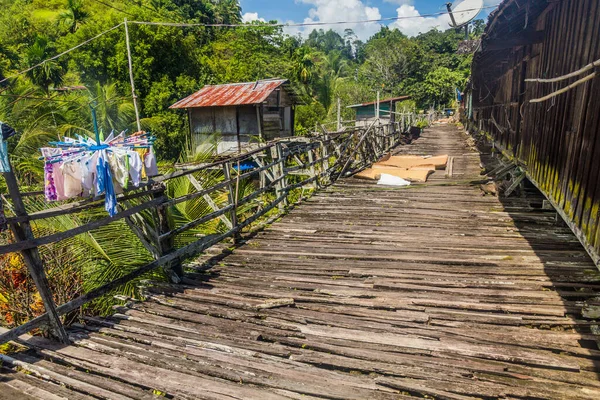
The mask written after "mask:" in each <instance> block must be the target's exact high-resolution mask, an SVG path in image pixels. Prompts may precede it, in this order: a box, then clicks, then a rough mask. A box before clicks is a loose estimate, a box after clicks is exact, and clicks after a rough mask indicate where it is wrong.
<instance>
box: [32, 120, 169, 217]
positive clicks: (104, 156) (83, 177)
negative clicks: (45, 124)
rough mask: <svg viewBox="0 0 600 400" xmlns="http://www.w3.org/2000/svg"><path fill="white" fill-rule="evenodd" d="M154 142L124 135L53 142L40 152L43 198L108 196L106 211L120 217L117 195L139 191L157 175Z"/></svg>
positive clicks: (148, 137)
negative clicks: (102, 138)
mask: <svg viewBox="0 0 600 400" xmlns="http://www.w3.org/2000/svg"><path fill="white" fill-rule="evenodd" d="M154 140H155V138H154V137H153V136H151V135H150V134H148V133H146V132H138V133H136V134H134V135H131V136H129V137H125V132H122V133H120V134H119V135H117V136H114V135H113V134H112V133H111V134H110V136H108V138H106V139H105V140H99V141H96V140H94V139H91V138H89V137H83V136H80V135H77V138H76V139H73V138H67V137H65V138H64V139H63V141H60V142H51V143H50V144H51V145H54V146H56V147H44V148H41V149H40V151H41V153H42V159H43V160H44V194H45V197H46V200H47V201H60V200H67V199H72V198H75V197H90V196H93V197H95V196H100V195H104V196H105V201H104V208H105V209H106V211H107V212H108V214H109V215H110V216H111V217H112V216H114V215H115V214H116V213H117V194H120V193H123V190H124V189H128V188H129V187H139V185H140V182H141V179H143V178H146V177H152V176H156V175H158V168H157V166H156V157H155V156H154V151H153V149H152V144H153V142H154Z"/></svg>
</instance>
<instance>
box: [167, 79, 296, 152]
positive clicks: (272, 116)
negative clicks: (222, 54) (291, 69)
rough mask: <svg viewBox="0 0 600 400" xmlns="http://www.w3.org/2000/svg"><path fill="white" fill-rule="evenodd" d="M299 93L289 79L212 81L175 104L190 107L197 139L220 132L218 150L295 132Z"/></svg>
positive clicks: (191, 131) (174, 106) (190, 115)
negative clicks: (215, 82) (220, 82)
mask: <svg viewBox="0 0 600 400" xmlns="http://www.w3.org/2000/svg"><path fill="white" fill-rule="evenodd" d="M296 104H298V97H297V96H296V94H295V93H294V91H293V90H292V88H291V86H290V84H289V81H288V80H286V79H266V80H259V81H256V82H244V83H229V84H225V85H208V86H204V87H203V88H202V89H200V90H199V91H197V92H196V93H193V94H192V95H190V96H188V97H186V98H185V99H182V100H180V101H178V102H177V103H175V104H173V105H172V106H171V107H170V108H172V109H179V108H183V109H187V111H188V118H189V125H190V134H191V135H192V137H193V139H194V142H197V141H198V140H202V139H203V138H204V137H206V136H210V135H213V134H215V133H217V134H218V135H219V136H218V140H219V141H218V145H217V153H218V154H223V153H229V152H237V151H240V150H241V149H242V148H243V147H246V146H248V145H249V144H252V143H259V142H261V141H268V140H272V139H275V138H278V137H286V136H293V134H294V108H295V105H296Z"/></svg>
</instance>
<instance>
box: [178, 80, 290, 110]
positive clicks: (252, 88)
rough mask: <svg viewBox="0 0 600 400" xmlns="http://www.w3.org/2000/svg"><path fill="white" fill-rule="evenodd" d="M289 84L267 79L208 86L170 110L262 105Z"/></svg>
mask: <svg viewBox="0 0 600 400" xmlns="http://www.w3.org/2000/svg"><path fill="white" fill-rule="evenodd" d="M287 83H289V81H288V80H287V79H266V80H260V81H255V82H244V83H228V84H225V85H207V86H204V87H203V88H202V89H200V90H199V91H197V92H196V93H194V94H192V95H190V96H188V97H186V98H185V99H182V100H179V101H178V102H177V103H175V104H173V105H172V106H171V107H169V108H195V107H221V106H238V105H243V104H260V103H262V102H264V101H265V100H266V99H267V97H269V95H270V94H271V93H273V91H274V90H276V89H277V88H279V87H280V86H282V85H286V84H287Z"/></svg>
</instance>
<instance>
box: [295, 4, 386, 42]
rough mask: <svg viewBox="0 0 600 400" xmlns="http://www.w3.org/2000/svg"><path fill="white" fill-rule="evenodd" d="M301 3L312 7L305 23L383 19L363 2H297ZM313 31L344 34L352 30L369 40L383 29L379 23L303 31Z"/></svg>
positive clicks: (329, 26) (376, 9) (303, 30)
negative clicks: (331, 30) (330, 30)
mask: <svg viewBox="0 0 600 400" xmlns="http://www.w3.org/2000/svg"><path fill="white" fill-rule="evenodd" d="M296 1H297V2H299V3H303V4H309V5H312V6H313V8H311V9H310V10H309V11H308V18H305V19H304V21H303V22H304V23H311V22H336V21H364V20H376V19H381V14H380V13H379V9H378V8H377V7H369V6H367V5H365V4H364V3H363V2H362V1H361V0H296ZM313 29H324V30H328V29H333V30H334V31H336V32H338V33H340V34H343V33H344V30H346V29H352V30H353V31H354V33H356V35H357V36H358V37H359V38H360V39H361V40H367V39H368V38H369V37H371V36H372V35H373V34H375V33H376V32H378V31H379V30H380V29H381V25H380V24H379V23H377V22H368V23H358V22H357V23H349V24H337V25H336V24H333V25H321V26H307V27H305V28H304V29H302V30H301V31H302V33H303V34H306V35H307V34H308V33H310V32H311V31H312V30H313Z"/></svg>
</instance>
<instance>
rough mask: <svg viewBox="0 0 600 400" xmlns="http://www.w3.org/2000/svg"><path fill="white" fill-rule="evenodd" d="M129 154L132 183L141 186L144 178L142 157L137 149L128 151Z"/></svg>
mask: <svg viewBox="0 0 600 400" xmlns="http://www.w3.org/2000/svg"><path fill="white" fill-rule="evenodd" d="M128 156H129V176H130V177H131V184H132V185H133V186H135V187H138V186H140V181H141V178H142V170H143V165H142V159H141V157H140V154H139V153H138V152H137V151H130V152H128Z"/></svg>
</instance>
